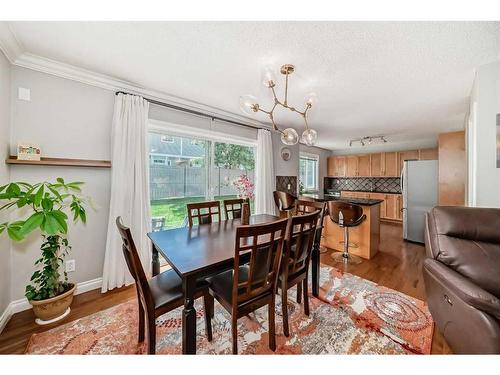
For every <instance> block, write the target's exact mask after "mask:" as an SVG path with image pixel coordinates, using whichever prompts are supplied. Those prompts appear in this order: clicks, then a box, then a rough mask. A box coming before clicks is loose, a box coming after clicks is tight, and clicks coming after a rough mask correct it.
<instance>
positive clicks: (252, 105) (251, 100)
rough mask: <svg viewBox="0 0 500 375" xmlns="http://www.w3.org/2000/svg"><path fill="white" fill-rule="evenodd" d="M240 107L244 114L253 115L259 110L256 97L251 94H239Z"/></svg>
mask: <svg viewBox="0 0 500 375" xmlns="http://www.w3.org/2000/svg"><path fill="white" fill-rule="evenodd" d="M240 109H241V110H242V111H243V113H244V114H246V115H250V116H253V115H255V113H256V112H257V111H258V110H259V104H257V98H256V97H255V96H253V95H243V96H240Z"/></svg>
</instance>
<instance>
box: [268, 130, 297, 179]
mask: <svg viewBox="0 0 500 375" xmlns="http://www.w3.org/2000/svg"><path fill="white" fill-rule="evenodd" d="M272 140H273V159H274V174H275V176H297V179H298V176H299V145H298V144H296V145H294V146H286V145H284V144H283V143H282V142H281V138H280V133H278V132H272ZM284 147H288V148H289V149H290V151H291V157H290V160H287V161H285V160H283V159H282V158H281V149H282V148H284Z"/></svg>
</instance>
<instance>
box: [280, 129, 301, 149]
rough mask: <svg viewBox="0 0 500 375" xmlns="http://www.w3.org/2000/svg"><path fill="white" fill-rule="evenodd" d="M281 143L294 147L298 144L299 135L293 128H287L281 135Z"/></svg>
mask: <svg viewBox="0 0 500 375" xmlns="http://www.w3.org/2000/svg"><path fill="white" fill-rule="evenodd" d="M281 142H283V143H284V144H286V145H288V146H293V145H296V144H297V143H298V142H299V135H298V134H297V131H296V130H295V129H293V128H287V129H285V130H283V133H281Z"/></svg>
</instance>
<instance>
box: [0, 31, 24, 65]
mask: <svg viewBox="0 0 500 375" xmlns="http://www.w3.org/2000/svg"><path fill="white" fill-rule="evenodd" d="M0 50H1V51H2V52H3V53H4V55H5V57H7V59H8V60H9V61H10V63H11V64H14V62H15V61H16V60H17V58H18V57H19V56H20V55H22V53H23V50H24V48H23V46H22V45H21V43H19V41H18V40H17V38H16V36H15V35H14V33H13V32H12V30H11V28H10V26H9V24H8V23H7V22H5V21H3V22H0Z"/></svg>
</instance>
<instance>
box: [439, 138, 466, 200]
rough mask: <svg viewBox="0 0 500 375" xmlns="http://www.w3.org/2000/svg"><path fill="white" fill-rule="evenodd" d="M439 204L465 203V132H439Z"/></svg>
mask: <svg viewBox="0 0 500 375" xmlns="http://www.w3.org/2000/svg"><path fill="white" fill-rule="evenodd" d="M438 168H439V200H438V202H439V205H440V206H463V205H465V183H466V179H467V158H466V154H465V132H464V131H459V132H452V133H441V134H439V167H438Z"/></svg>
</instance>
